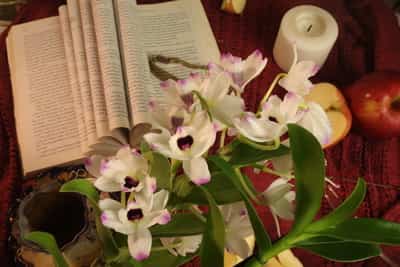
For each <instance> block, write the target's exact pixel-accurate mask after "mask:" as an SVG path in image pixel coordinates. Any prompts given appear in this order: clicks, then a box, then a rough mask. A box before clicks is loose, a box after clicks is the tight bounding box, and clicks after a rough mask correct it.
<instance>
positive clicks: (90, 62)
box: [79, 0, 109, 137]
mask: <svg viewBox="0 0 400 267" xmlns="http://www.w3.org/2000/svg"><path fill="white" fill-rule="evenodd" d="M79 9H80V14H81V21H82V32H83V40H84V45H85V52H86V53H85V54H86V60H87V66H88V71H89V83H90V89H91V93H92V103H93V111H94V118H95V121H96V130H97V136H99V137H102V136H106V135H109V127H108V117H107V108H106V102H105V95H104V87H103V82H102V80H101V72H100V61H99V55H98V52H97V41H96V34H95V30H94V22H93V15H92V8H91V3H90V0H79Z"/></svg>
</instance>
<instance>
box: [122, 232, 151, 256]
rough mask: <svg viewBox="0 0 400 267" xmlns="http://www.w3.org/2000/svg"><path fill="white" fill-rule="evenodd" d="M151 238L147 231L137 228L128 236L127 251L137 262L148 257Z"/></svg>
mask: <svg viewBox="0 0 400 267" xmlns="http://www.w3.org/2000/svg"><path fill="white" fill-rule="evenodd" d="M151 244H152V237H151V233H150V231H149V229H147V228H139V229H137V231H135V233H133V234H131V235H129V236H128V249H129V253H130V254H131V256H132V257H133V258H134V259H135V260H137V261H143V260H145V259H147V258H148V257H149V256H150V251H151Z"/></svg>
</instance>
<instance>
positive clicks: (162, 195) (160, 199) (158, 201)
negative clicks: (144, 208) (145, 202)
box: [152, 189, 169, 211]
mask: <svg viewBox="0 0 400 267" xmlns="http://www.w3.org/2000/svg"><path fill="white" fill-rule="evenodd" d="M168 198H169V192H168V191H167V190H164V189H162V190H160V191H158V192H157V193H155V194H154V199H153V208H152V210H153V211H156V210H162V209H164V208H165V206H167V203H168Z"/></svg>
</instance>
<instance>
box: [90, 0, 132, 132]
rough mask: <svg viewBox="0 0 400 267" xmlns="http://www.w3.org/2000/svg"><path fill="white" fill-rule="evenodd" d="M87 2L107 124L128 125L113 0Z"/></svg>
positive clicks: (112, 128) (112, 126)
mask: <svg viewBox="0 0 400 267" xmlns="http://www.w3.org/2000/svg"><path fill="white" fill-rule="evenodd" d="M91 6H92V12H93V19H94V27H95V32H96V41H97V50H98V54H99V61H100V71H101V77H102V82H103V87H104V94H105V101H106V107H107V116H108V120H109V121H108V123H109V127H110V129H111V130H114V129H117V128H130V121H129V113H128V106H127V98H126V93H125V81H124V76H123V72H122V66H121V55H120V50H119V40H118V34H117V25H116V20H115V16H114V7H113V2H112V1H111V0H91ZM114 136H115V134H114Z"/></svg>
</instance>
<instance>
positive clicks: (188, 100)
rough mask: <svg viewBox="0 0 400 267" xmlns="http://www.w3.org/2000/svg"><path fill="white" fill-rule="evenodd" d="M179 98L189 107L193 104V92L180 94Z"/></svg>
mask: <svg viewBox="0 0 400 267" xmlns="http://www.w3.org/2000/svg"><path fill="white" fill-rule="evenodd" d="M181 99H182V101H183V103H185V105H186V106H188V107H190V106H191V105H192V104H193V102H194V101H193V94H192V93H189V94H186V95H181Z"/></svg>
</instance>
